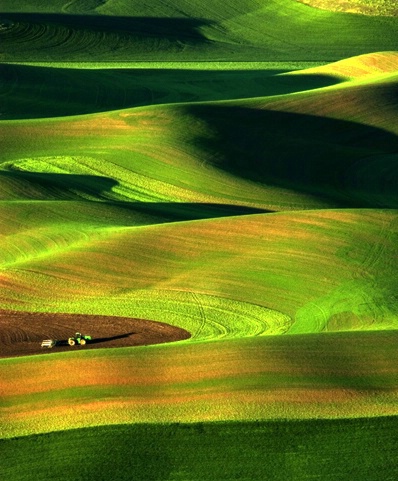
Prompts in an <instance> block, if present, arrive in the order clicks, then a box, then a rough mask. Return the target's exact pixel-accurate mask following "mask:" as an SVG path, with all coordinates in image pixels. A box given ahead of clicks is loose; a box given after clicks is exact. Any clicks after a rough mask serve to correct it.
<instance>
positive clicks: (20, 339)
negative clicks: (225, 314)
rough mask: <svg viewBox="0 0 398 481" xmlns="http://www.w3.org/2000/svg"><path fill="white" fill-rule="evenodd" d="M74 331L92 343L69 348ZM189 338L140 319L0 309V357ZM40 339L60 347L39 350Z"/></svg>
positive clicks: (184, 333) (160, 325)
mask: <svg viewBox="0 0 398 481" xmlns="http://www.w3.org/2000/svg"><path fill="white" fill-rule="evenodd" d="M75 332H81V333H82V334H89V335H91V336H92V341H91V342H89V343H88V344H87V345H86V346H84V347H81V346H74V347H70V346H69V345H68V344H67V339H68V337H70V336H73V335H74V334H75ZM189 337H190V334H189V333H188V331H185V330H184V329H180V328H178V327H173V326H170V325H168V324H165V323H161V322H153V321H148V320H143V319H131V318H125V317H111V316H87V315H78V314H49V313H36V312H35V313H33V312H18V311H8V310H0V357H14V356H29V355H33V354H44V353H55V352H62V351H69V352H70V351H73V350H76V349H78V350H80V349H93V348H105V347H108V348H109V347H126V346H143V345H148V344H161V343H165V342H173V341H180V340H183V339H188V338H189ZM43 339H56V340H57V341H58V342H59V345H57V346H56V347H54V348H52V349H48V348H42V347H41V341H42V340H43Z"/></svg>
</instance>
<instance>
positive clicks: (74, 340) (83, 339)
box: [68, 332, 91, 346]
mask: <svg viewBox="0 0 398 481" xmlns="http://www.w3.org/2000/svg"><path fill="white" fill-rule="evenodd" d="M87 341H91V336H87V335H84V336H83V335H82V334H81V333H80V332H76V334H75V335H74V337H69V338H68V344H69V345H70V346H74V345H75V344H78V345H79V346H84V345H85V344H86V343H87Z"/></svg>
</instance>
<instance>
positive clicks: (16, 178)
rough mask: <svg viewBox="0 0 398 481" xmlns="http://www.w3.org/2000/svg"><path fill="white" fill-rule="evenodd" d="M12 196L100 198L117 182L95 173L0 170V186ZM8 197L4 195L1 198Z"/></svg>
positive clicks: (40, 198)
mask: <svg viewBox="0 0 398 481" xmlns="http://www.w3.org/2000/svg"><path fill="white" fill-rule="evenodd" d="M2 183H3V184H5V186H6V187H7V188H6V189H5V191H6V192H7V191H12V194H13V197H14V198H15V197H17V198H18V197H21V198H22V199H26V200H59V199H65V200H66V199H70V200H76V199H80V198H81V197H83V198H84V197H86V196H88V197H89V198H94V199H95V198H103V196H104V194H105V193H106V192H109V191H110V190H111V189H112V187H114V186H116V185H118V182H117V181H115V180H113V179H111V178H109V177H102V176H98V175H77V174H54V173H42V172H27V171H18V170H10V171H3V170H1V171H0V186H1V184H2ZM2 200H7V198H5V199H2Z"/></svg>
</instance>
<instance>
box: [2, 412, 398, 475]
mask: <svg viewBox="0 0 398 481" xmlns="http://www.w3.org/2000/svg"><path fill="white" fill-rule="evenodd" d="M221 414H222V413H221ZM397 427H398V418H397V417H396V416H389V417H387V416H382V417H373V418H372V417H370V418H364V417H362V418H353V419H305V420H294V419H293V420H276V421H274V420H270V421H267V420H266V421H261V420H260V421H230V422H199V423H198V422H195V423H173V424H170V423H162V422H157V423H146V424H145V423H131V424H123V425H122V424H121V425H108V426H96V427H90V428H84V427H81V428H78V429H70V430H65V431H60V432H50V433H46V434H38V435H30V436H20V437H15V438H11V439H4V440H0V446H1V449H2V457H3V459H4V463H2V467H0V473H1V472H2V471H3V472H5V473H12V475H10V477H7V478H3V479H7V480H9V481H11V479H12V480H19V479H26V473H27V472H30V471H31V470H30V468H32V470H33V467H34V466H36V464H34V460H40V472H41V473H44V474H47V473H48V472H49V471H51V472H52V473H65V472H68V475H67V477H68V480H70V481H77V480H81V479H93V480H98V481H99V480H103V481H106V480H109V481H110V480H118V481H132V480H134V481H155V480H156V481H165V480H177V479H181V480H182V479H184V480H190V481H215V480H216V481H221V480H222V481H233V480H235V481H236V480H250V481H271V480H272V481H307V480H308V479H310V478H313V479H318V480H322V481H347V480H350V481H364V480H366V481H380V480H386V481H387V480H391V481H392V480H393V479H397V476H398V454H397V449H396V446H397V442H398V434H397V432H398V430H397ZM26 453H29V456H26ZM71 459H73V460H74V464H75V465H76V466H79V469H75V470H71V469H70V464H71V461H70V460H71ZM32 460H33V461H32ZM29 479H33V478H29ZM35 479H40V480H44V479H47V478H45V477H44V476H42V477H40V478H35Z"/></svg>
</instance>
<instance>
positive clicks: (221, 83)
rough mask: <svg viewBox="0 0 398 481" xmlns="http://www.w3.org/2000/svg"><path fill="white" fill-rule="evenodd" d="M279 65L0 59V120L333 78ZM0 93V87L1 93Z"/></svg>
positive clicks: (311, 84) (233, 95) (274, 89)
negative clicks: (91, 65) (54, 63)
mask: <svg viewBox="0 0 398 481" xmlns="http://www.w3.org/2000/svg"><path fill="white" fill-rule="evenodd" d="M283 72H284V71H282V70H185V69H100V70H97V69H96V70H90V69H68V68H64V69H63V68H51V67H34V66H26V65H11V64H10V65H8V64H0V76H1V78H2V87H1V91H3V92H5V93H6V95H5V96H4V101H3V104H2V107H1V116H0V120H1V119H2V120H6V119H22V118H43V117H61V116H67V115H80V114H88V113H94V112H104V111H109V110H117V109H123V108H130V107H137V106H145V105H156V104H165V103H167V104H170V103H178V102H198V101H213V100H234V99H240V98H251V97H265V96H270V95H282V94H289V93H293V92H298V91H304V90H311V89H316V88H321V87H326V86H329V85H333V84H336V83H338V82H339V81H340V80H339V79H338V78H337V77H332V76H327V75H305V74H302V75H278V74H280V73H283ZM0 93H1V92H0Z"/></svg>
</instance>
